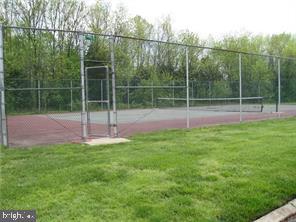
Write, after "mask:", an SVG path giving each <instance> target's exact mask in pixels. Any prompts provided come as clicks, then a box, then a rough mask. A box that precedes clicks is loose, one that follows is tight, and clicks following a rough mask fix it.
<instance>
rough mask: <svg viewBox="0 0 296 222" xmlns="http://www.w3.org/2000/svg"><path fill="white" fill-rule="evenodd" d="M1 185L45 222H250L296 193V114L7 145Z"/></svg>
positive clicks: (4, 197) (6, 197) (6, 198)
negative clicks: (128, 135) (114, 137)
mask: <svg viewBox="0 0 296 222" xmlns="http://www.w3.org/2000/svg"><path fill="white" fill-rule="evenodd" d="M0 188H1V193H0V195H1V196H0V200H1V203H0V209H36V210H37V216H38V221H41V222H43V221H50V222H52V221H63V222H65V221H83V222H85V221H92V222H93V221H211V222H214V221H227V222H231V221H234V222H243V221H251V220H253V219H255V218H257V217H258V216H260V215H262V214H265V213H267V212H268V211H270V210H271V209H274V208H276V207H278V206H280V205H282V204H283V203H285V202H287V201H288V200H290V199H292V198H295V197H296V118H288V119H282V120H272V121H262V122H253V123H243V124H236V125H227V126H217V127H208V128H199V129H192V130H168V131H163V132H155V133H150V134H143V135H138V136H135V137H133V138H132V142H131V143H128V144H119V145H112V146H110V145H109V146H101V147H89V146H85V145H73V144H72V145H57V146H50V147H46V148H44V147H43V148H32V149H3V148H2V149H1V183H0Z"/></svg>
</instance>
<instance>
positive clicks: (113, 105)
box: [110, 36, 118, 137]
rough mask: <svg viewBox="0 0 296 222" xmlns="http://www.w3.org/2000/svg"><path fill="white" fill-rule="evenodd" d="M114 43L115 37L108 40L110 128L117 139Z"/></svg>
mask: <svg viewBox="0 0 296 222" xmlns="http://www.w3.org/2000/svg"><path fill="white" fill-rule="evenodd" d="M114 43H115V36H113V37H111V38H110V50H111V74H112V108H113V123H112V126H113V133H114V137H118V129H117V108H116V79H115V56H114Z"/></svg>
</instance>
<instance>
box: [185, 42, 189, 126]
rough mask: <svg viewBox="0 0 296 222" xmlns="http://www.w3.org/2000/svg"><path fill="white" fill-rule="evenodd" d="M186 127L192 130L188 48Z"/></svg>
mask: <svg viewBox="0 0 296 222" xmlns="http://www.w3.org/2000/svg"><path fill="white" fill-rule="evenodd" d="M185 52H186V127H187V128H190V116H189V58H188V47H186V50H185Z"/></svg>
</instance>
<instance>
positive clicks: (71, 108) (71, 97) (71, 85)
mask: <svg viewBox="0 0 296 222" xmlns="http://www.w3.org/2000/svg"><path fill="white" fill-rule="evenodd" d="M70 87H71V89H70V99H71V101H70V111H71V112H72V111H73V82H72V80H70Z"/></svg>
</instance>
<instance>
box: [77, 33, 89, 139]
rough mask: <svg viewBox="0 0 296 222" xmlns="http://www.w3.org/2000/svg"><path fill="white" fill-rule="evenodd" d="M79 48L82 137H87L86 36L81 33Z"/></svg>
mask: <svg viewBox="0 0 296 222" xmlns="http://www.w3.org/2000/svg"><path fill="white" fill-rule="evenodd" d="M79 50H80V79H81V108H82V110H81V127H82V139H84V140H85V139H86V138H87V116H86V106H85V70H84V36H83V33H80V34H79Z"/></svg>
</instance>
